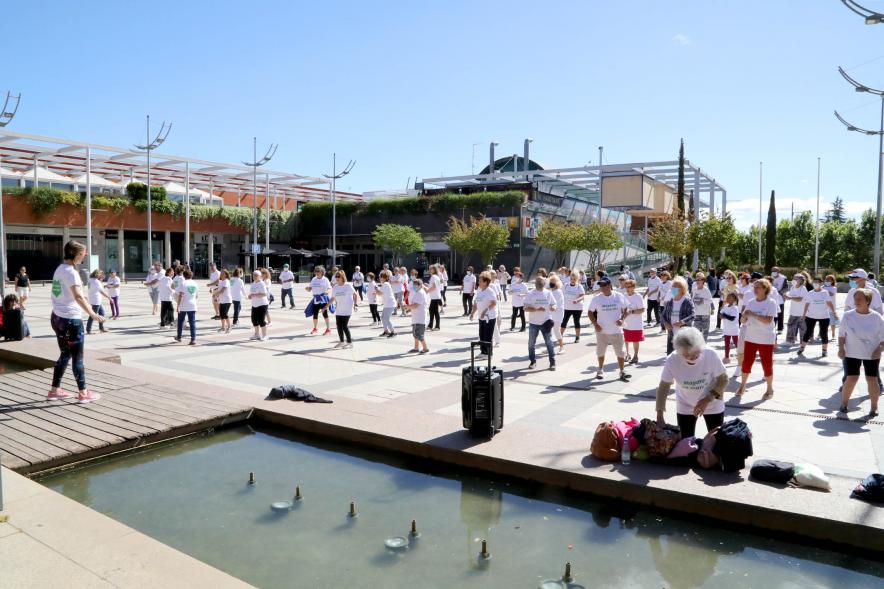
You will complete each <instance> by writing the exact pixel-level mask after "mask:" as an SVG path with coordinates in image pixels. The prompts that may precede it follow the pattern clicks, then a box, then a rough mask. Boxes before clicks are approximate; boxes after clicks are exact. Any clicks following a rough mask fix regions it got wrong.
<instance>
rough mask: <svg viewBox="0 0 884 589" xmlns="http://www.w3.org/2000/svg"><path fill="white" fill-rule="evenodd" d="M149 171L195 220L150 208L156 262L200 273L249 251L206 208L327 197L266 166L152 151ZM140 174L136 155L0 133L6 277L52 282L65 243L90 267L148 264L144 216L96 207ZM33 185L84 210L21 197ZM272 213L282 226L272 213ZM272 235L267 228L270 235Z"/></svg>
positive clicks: (294, 204)
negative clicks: (82, 250) (81, 252)
mask: <svg viewBox="0 0 884 589" xmlns="http://www.w3.org/2000/svg"><path fill="white" fill-rule="evenodd" d="M149 173H150V184H151V185H152V186H162V187H163V188H165V192H166V194H167V195H168V196H167V198H168V200H170V201H173V202H176V203H182V202H183V203H186V204H192V205H194V209H193V211H192V212H193V214H192V215H191V214H189V211H190V207H187V206H185V207H184V210H183V211H182V214H180V215H173V214H169V213H163V212H159V211H157V210H152V213H151V215H150V221H151V222H150V229H151V234H150V240H151V242H152V243H151V246H150V249H151V250H152V253H153V258H154V259H160V260H162V261H163V262H164V263H165V264H170V263H171V262H172V260H176V259H177V260H182V261H189V262H190V263H191V264H192V265H193V266H194V268H196V269H198V270H199V269H201V268H202V269H204V268H205V266H206V264H207V262H208V260H215V261H216V262H217V263H218V264H224V265H227V266H233V265H235V264H243V263H246V264H248V262H249V255H248V254H249V253H250V252H252V251H253V248H252V243H251V242H252V241H253V238H252V233H251V231H250V230H249V225H250V224H249V222H247V221H246V222H243V221H242V218H240V219H239V222H236V221H235V220H236V219H237V217H236V216H234V215H230V214H227V215H221V214H207V211H206V207H212V208H215V209H225V208H227V209H229V208H233V207H239V208H243V209H254V208H258V209H261V210H271V211H297V208H298V206H299V205H300V204H301V203H304V202H308V201H314V200H328V198H329V195H330V193H329V185H328V181H327V180H326V179H325V178H320V177H313V176H306V175H301V174H296V173H291V172H281V171H277V170H272V169H264V167H261V168H259V170H258V172H257V174H255V172H254V170H253V169H252V168H251V167H249V166H247V165H242V164H226V163H218V162H210V161H205V160H200V159H195V158H191V157H181V156H170V155H166V154H164V153H156V152H154V153H152V154H151V160H150V169H149ZM147 178H148V159H147V154H146V153H145V152H143V151H136V150H133V149H126V148H117V147H110V146H106V145H98V144H92V143H86V142H82V141H71V140H67V139H58V138H54V137H44V136H38V135H29V134H24V133H14V132H10V131H7V130H5V129H4V130H2V132H0V183H2V187H3V190H4V193H3V198H2V205H3V210H2V221H3V224H2V231H3V234H4V235H5V243H4V245H5V252H6V262H7V263H6V264H5V266H4V271H5V273H6V275H7V277H11V276H13V275H15V273H16V272H17V271H18V268H19V267H20V266H27V267H28V269H29V271H30V274H31V276H32V277H33V278H34V279H42V278H47V277H49V276H50V275H51V272H52V269H54V267H55V265H57V263H58V260H60V259H61V249H62V244H63V243H64V242H65V241H67V240H68V239H78V240H81V241H83V242H84V243H90V244H91V247H90V248H89V249H90V254H91V255H92V256H93V257H92V258H91V259H90V263H91V264H92V265H93V266H97V267H101V268H105V269H116V270H118V271H119V272H121V273H122V274H125V273H126V272H129V273H130V274H133V275H141V274H143V273H144V272H145V271H146V270H147V268H148V266H149V265H150V259H149V257H148V249H149V248H148V214H147V212H146V211H142V210H139V209H138V208H137V207H135V206H133V205H127V206H125V207H122V208H115V209H114V210H112V209H110V208H104V207H102V205H101V204H97V203H101V202H117V203H120V201H118V200H116V201H102V200H101V197H111V198H113V197H124V196H125V192H126V186H127V185H128V184H129V183H130V182H141V183H146V182H147ZM256 186H257V190H255V187H256ZM34 187H46V188H53V189H57V190H61V191H67V192H70V193H74V194H80V195H82V196H81V199H82V201H81V205H80V206H77V205H76V204H70V203H68V204H65V203H62V204H60V205H58V206H54V207H52V208H47V207H45V206H39V205H40V203H39V202H35V201H34V200H32V199H31V198H29V196H28V190H27V189H32V188H34ZM87 195H88V200H90V201H91V200H92V199H93V197H94V202H91V203H90V204H91V205H92V206H91V207H90V212H91V214H89V215H87V209H86V206H85V202H86V200H87V198H86V196H87ZM187 195H189V199H188V198H187ZM337 197H338V199H340V201H343V202H346V201H352V200H360V199H361V198H362V197H361V195H358V194H352V193H346V192H338V193H337ZM197 208H200V210H199V211H198V210H197ZM198 212H199V213H201V214H199V215H198V214H196V213H198ZM219 212H220V211H219ZM228 212H229V211H228ZM269 216H270V218H271V220H272V221H273V222H274V223H277V222H279V217H278V216H274V215H269ZM191 217H192V218H191ZM260 230H261V234H262V237H261V238H259V244H258V245H259V246H261V249H265V248H266V247H267V246H270V247H271V248H273V247H279V246H280V245H282V246H283V247H288V246H289V243H288V241H289V240H288V239H287V240H286V243H284V244H276V243H274V244H270V243H269V238H267V237H264V227H261V228H260ZM279 233H280V232H277V231H274V228H271V231H270V232H269V236H270V237H273V236H274V235H275V234H279ZM90 234H91V235H90ZM260 261H261V262H263V260H260Z"/></svg>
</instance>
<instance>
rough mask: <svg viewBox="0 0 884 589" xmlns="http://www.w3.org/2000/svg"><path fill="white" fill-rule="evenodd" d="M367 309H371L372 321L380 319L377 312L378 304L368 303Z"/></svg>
mask: <svg viewBox="0 0 884 589" xmlns="http://www.w3.org/2000/svg"><path fill="white" fill-rule="evenodd" d="M368 310H369V311H371V320H372V322H374V321H380V320H381V314H380V313H378V304H377V303H369V304H368Z"/></svg>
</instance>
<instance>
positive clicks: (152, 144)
mask: <svg viewBox="0 0 884 589" xmlns="http://www.w3.org/2000/svg"><path fill="white" fill-rule="evenodd" d="M171 130H172V123H169V124H168V125H167V124H166V121H163V124H162V126H160V130H159V132H157V135H156V137H154V139H153V141H151V140H150V115H147V132H146V133H145V136H146V137H147V143H146V144H145V145H136V146H135V149H140V150H141V151H146V152H147V259H148V263H149V264H150V265H152V264H153V225H152V219H151V210H150V209H151V198H150V152H151V151H153V150H154V149H156V148H157V147H159V146H160V145H162V144H163V143H164V142H165V141H166V137H168V136H169V131H171ZM89 247H90V249H91V247H92V244H91V243H90V244H89ZM90 255H91V254H90Z"/></svg>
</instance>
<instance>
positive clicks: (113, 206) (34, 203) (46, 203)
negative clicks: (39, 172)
mask: <svg viewBox="0 0 884 589" xmlns="http://www.w3.org/2000/svg"><path fill="white" fill-rule="evenodd" d="M3 194H11V195H13V196H18V197H20V198H24V199H25V200H26V201H27V203H28V205H29V206H30V207H31V210H32V211H34V215H36V216H37V217H42V216H43V215H45V214H46V213H48V212H49V211H53V210H55V209H57V208H58V207H60V206H61V205H71V206H74V207H79V208H81V209H85V208H86V195H85V194H83V193H79V192H68V191H67V190H58V189H57V188H47V187H45V186H40V187H38V188H32V187H29V188H4V189H3ZM128 204H129V201H128V200H127V199H125V198H121V197H118V196H108V195H105V194H100V193H99V194H93V195H92V208H93V209H109V210H112V211H113V212H114V213H119V212H121V211H122V210H123V209H124V208H125V207H126V205H128Z"/></svg>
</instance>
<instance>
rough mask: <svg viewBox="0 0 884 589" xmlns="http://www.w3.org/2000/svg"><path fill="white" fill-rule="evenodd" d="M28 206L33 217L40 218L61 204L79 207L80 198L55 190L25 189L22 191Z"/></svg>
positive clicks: (43, 188)
mask: <svg viewBox="0 0 884 589" xmlns="http://www.w3.org/2000/svg"><path fill="white" fill-rule="evenodd" d="M23 194H24V196H25V198H27V201H28V205H30V207H31V210H32V211H34V215H36V216H37V217H41V216H43V215H44V214H46V213H48V212H49V211H52V210H55V209H57V208H58V207H59V206H61V205H63V204H69V205H73V206H79V205H80V196H79V195H78V194H76V193H75V192H67V191H64V190H56V189H55V188H45V187H42V186H41V187H38V188H27V189H25V191H24V193H23Z"/></svg>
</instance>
